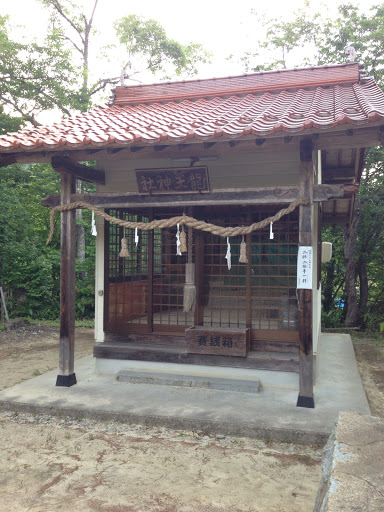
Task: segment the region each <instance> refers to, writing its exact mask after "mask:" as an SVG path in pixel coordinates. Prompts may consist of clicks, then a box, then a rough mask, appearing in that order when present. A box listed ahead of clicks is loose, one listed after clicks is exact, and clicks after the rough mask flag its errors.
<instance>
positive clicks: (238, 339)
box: [185, 325, 249, 357]
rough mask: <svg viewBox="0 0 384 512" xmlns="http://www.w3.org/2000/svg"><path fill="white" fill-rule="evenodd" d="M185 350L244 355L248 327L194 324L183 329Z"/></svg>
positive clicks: (247, 341)
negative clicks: (237, 327)
mask: <svg viewBox="0 0 384 512" xmlns="http://www.w3.org/2000/svg"><path fill="white" fill-rule="evenodd" d="M185 342H186V349H185V350H186V352H189V353H193V354H212V355H223V356H238V357H246V355H247V353H248V352H249V329H236V328H230V327H228V328H223V327H204V326H200V325H199V326H195V327H190V328H189V329H186V331H185Z"/></svg>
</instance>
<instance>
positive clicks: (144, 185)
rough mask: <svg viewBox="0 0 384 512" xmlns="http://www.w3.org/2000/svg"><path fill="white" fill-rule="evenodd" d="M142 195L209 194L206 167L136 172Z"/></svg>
mask: <svg viewBox="0 0 384 512" xmlns="http://www.w3.org/2000/svg"><path fill="white" fill-rule="evenodd" d="M136 180H137V186H138V189H139V192H140V194H172V193H177V194H179V193H185V192H188V193H189V194H190V193H193V192H195V193H197V194H198V193H200V192H209V191H210V186H209V176H208V169H207V168H206V167H187V168H172V169H147V170H146V169H144V170H141V171H136Z"/></svg>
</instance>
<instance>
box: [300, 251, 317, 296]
mask: <svg viewBox="0 0 384 512" xmlns="http://www.w3.org/2000/svg"><path fill="white" fill-rule="evenodd" d="M312 266H313V248H312V247H307V246H301V247H299V252H298V254H297V288H298V289H300V288H301V289H305V290H312Z"/></svg>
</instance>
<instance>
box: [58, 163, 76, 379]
mask: <svg viewBox="0 0 384 512" xmlns="http://www.w3.org/2000/svg"><path fill="white" fill-rule="evenodd" d="M74 192H75V177H74V176H73V175H72V174H69V173H67V172H62V173H61V204H69V203H70V202H71V194H73V193H74ZM75 228H76V223H75V210H69V211H67V212H62V213H61V266H60V360H59V371H60V373H59V375H58V376H57V380H56V386H65V387H70V386H73V385H74V384H76V375H75V373H74V348H75V271H76V267H75V265H76V257H75V246H76V244H75Z"/></svg>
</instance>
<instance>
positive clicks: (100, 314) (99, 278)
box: [95, 216, 104, 342]
mask: <svg viewBox="0 0 384 512" xmlns="http://www.w3.org/2000/svg"><path fill="white" fill-rule="evenodd" d="M96 229H97V237H96V263H95V341H96V342H102V341H104V219H103V218H102V217H99V216H96Z"/></svg>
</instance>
